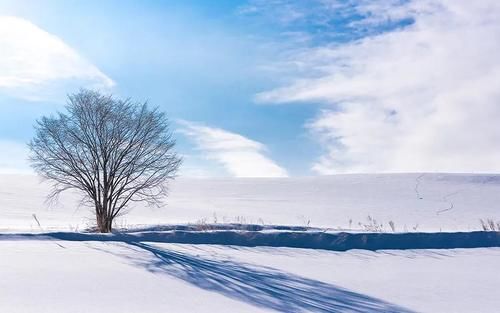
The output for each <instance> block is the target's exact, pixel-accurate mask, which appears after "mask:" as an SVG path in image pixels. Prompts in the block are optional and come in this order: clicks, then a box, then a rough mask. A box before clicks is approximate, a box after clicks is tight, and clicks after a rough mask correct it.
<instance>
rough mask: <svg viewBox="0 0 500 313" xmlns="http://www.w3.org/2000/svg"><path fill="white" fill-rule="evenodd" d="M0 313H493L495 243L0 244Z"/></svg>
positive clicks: (498, 254)
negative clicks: (425, 246) (400, 246)
mask: <svg viewBox="0 0 500 313" xmlns="http://www.w3.org/2000/svg"><path fill="white" fill-rule="evenodd" d="M0 251H1V253H2V258H0V277H2V279H0V291H1V292H0V312H10V313H17V312H23V313H30V312H36V313H44V312H65V313H73V312H108V313H109V312H143V313H147V312H272V311H281V312H405V311H407V312H410V311H417V312H491V311H494V310H495V309H496V308H498V307H499V305H500V298H498V296H497V292H496V291H497V290H499V288H500V274H499V273H498V270H497V267H498V262H499V261H500V249H499V248H488V249H484V248H481V249H454V250H405V251H397V250H386V251H384V250H382V251H378V252H369V251H363V250H352V251H349V252H331V251H324V250H310V249H291V248H243V247H235V246H233V247H228V246H214V245H178V244H162V243H148V242H143V243H138V244H127V243H117V242H112V243H109V242H108V243H106V242H95V241H83V242H68V241H56V240H40V241H38V240H29V241H27V240H14V239H13V240H10V241H9V240H8V241H0Z"/></svg>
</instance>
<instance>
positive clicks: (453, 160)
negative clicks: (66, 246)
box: [0, 0, 500, 176]
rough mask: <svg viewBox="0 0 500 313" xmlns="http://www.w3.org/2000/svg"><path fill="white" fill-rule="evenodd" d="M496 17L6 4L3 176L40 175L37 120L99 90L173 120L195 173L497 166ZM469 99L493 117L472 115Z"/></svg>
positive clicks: (369, 9)
mask: <svg viewBox="0 0 500 313" xmlns="http://www.w3.org/2000/svg"><path fill="white" fill-rule="evenodd" d="M498 12H500V9H499V8H498V5H496V4H495V2H494V1H491V2H489V1H486V2H485V4H484V5H474V4H470V3H468V2H467V1H455V2H452V1H444V0H443V1H417V2H413V1H395V0H393V1H383V0H378V1H347V0H346V1H334V0H332V1H327V0H321V1H320V0H318V1H314V0H311V1H285V0H271V1H259V0H256V1H194V0H192V1H22V2H20V1H1V0H0V35H2V36H3V37H0V48H2V47H6V48H5V49H3V52H2V51H0V57H1V58H2V59H3V60H4V61H0V70H2V71H3V74H2V73H0V148H2V149H3V150H4V151H10V152H9V153H4V156H3V157H2V158H0V169H3V170H4V171H5V170H7V171H9V170H12V171H15V170H24V169H26V168H27V163H26V162H25V161H24V159H25V157H26V151H24V150H23V149H24V144H25V143H26V142H27V141H28V140H29V139H30V138H31V136H32V135H33V129H32V125H33V123H34V121H35V120H36V118H38V117H39V116H41V115H45V114H50V113H52V112H54V111H56V110H61V109H62V108H63V105H64V101H65V96H66V94H68V93H72V92H75V91H77V90H78V88H80V87H88V88H96V89H100V90H102V91H103V92H107V93H113V94H115V95H116V96H118V97H131V98H133V99H134V100H137V101H145V100H147V101H149V102H150V103H151V104H152V105H156V106H160V107H161V108H162V109H163V110H164V111H166V112H167V113H168V115H169V116H170V118H171V121H172V128H173V129H174V131H175V132H176V136H177V138H178V150H179V152H180V153H181V154H182V155H184V156H185V163H184V168H183V172H182V174H184V175H186V176H303V175H324V174H335V173H345V172H399V171H422V170H423V171H461V172H463V171H465V172H469V171H490V172H491V171H498V170H499V169H500V163H499V161H500V158H497V156H500V148H498V144H497V143H493V142H494V140H496V139H497V137H498V136H499V134H498V131H497V130H496V129H495V128H494V127H490V128H488V127H481V128H477V129H476V126H474V127H471V123H474V125H475V124H476V123H482V122H484V120H486V121H488V120H489V119H490V118H491V119H492V118H493V117H496V114H497V113H499V114H500V112H497V110H496V108H497V107H498V105H496V104H495V102H494V101H493V100H494V99H498V98H499V97H498V96H497V94H496V92H495V90H494V88H493V86H495V83H498V77H497V74H496V72H495V71H491V69H492V68H493V69H496V68H498V62H497V61H496V60H495V58H493V57H490V55H489V53H490V52H491V53H492V51H493V50H494V49H495V48H496V46H495V44H496V42H494V43H490V44H488V45H485V43H484V42H485V41H486V40H481V39H485V38H499V37H494V36H496V35H497V31H498V27H497V26H498V22H496V20H498V19H495V17H498V16H497V14H498ZM486 13H487V14H486ZM485 14H486V15H485ZM481 15H483V17H482V18H481ZM490 16H491V19H489V17H490ZM457 38H462V39H469V40H470V41H471V43H470V46H468V47H467V49H462V47H461V46H460V45H461V44H462V43H461V42H458V39H457ZM497 41H498V40H497ZM457 47H459V48H460V50H465V51H462V52H460V53H458V54H457V53H456V51H457ZM449 55H453V58H454V59H455V60H449V58H448V56H449ZM492 55H493V54H492ZM479 58H481V59H485V60H486V61H485V60H479ZM443 60H446V61H445V62H444V63H443ZM2 63H3V64H2ZM2 76H3V77H2ZM433 79H434V80H437V81H438V83H436V82H431V80H433ZM481 79H482V80H484V81H487V82H488V84H487V86H481V87H478V86H471V85H472V82H475V81H478V80H481ZM457 86H462V87H461V88H465V87H463V86H468V87H467V88H468V89H467V88H465V89H466V90H465V91H464V90H461V93H464V92H466V94H465V95H464V94H460V95H458V94H457V93H456V92H454V90H456V88H457ZM488 86H492V88H490V89H488ZM467 91H468V92H467ZM478 91H480V94H482V95H483V96H478ZM443 99H445V100H446V101H443ZM492 99H493V100H492ZM471 103H473V104H474V105H476V106H478V105H479V106H482V107H483V106H484V108H485V110H486V111H488V112H489V114H481V113H478V112H475V113H474V114H473V115H472V116H470V114H469V112H468V110H469V108H470V104H471ZM447 116H451V117H450V118H449V120H448V118H447ZM463 116H467V117H463ZM492 121H493V120H492ZM486 124H487V123H486ZM451 130H452V131H451ZM448 132H449V133H448ZM462 132H463V133H464V134H467V136H462V139H460V140H457V138H456V135H455V134H457V133H458V134H460V133H462ZM435 134H440V135H438V136H435ZM450 138H452V140H451V141H450ZM478 138H480V140H478ZM466 145H468V146H469V147H470V146H471V145H472V147H473V149H470V150H471V151H476V153H472V152H467V153H462V151H461V150H460V147H462V148H463V147H464V146H466ZM481 151H483V152H486V153H480V152H481ZM457 152H458V153H457ZM484 154H486V155H488V156H484ZM457 155H458V156H457Z"/></svg>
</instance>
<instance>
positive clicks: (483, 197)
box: [0, 174, 500, 232]
mask: <svg viewBox="0 0 500 313" xmlns="http://www.w3.org/2000/svg"><path fill="white" fill-rule="evenodd" d="M48 190H49V186H48V184H47V183H40V180H39V179H38V178H37V177H35V176H30V175H7V174H2V175H0V207H1V208H2V209H1V210H0V231H2V230H3V231H32V230H44V231H47V230H82V229H85V228H86V227H88V226H90V225H92V224H93V222H94V221H93V215H92V211H91V209H90V208H87V207H78V199H79V197H77V196H75V195H74V194H66V195H63V196H61V198H60V199H59V203H58V204H55V205H54V204H53V205H49V204H47V203H45V196H46V195H47V193H48ZM499 203H500V175H486V174H482V175H474V174H356V175H335V176H324V177H310V178H309V177H305V178H278V179H269V178H268V179H257V178H247V179H244V178H238V179H236V178H235V179H229V178H228V179H188V178H180V179H177V180H176V181H174V182H173V183H172V184H171V190H170V197H169V198H168V199H167V202H166V206H164V207H162V208H150V207H146V206H143V205H140V204H136V205H135V207H133V208H132V210H131V212H130V214H128V215H125V216H123V217H122V218H120V219H118V220H117V226H123V227H131V226H134V225H141V224H142V225H156V224H179V223H197V222H215V221H217V222H218V223H221V222H243V223H255V224H266V225H267V224H282V225H297V226H307V225H309V226H315V227H327V228H335V229H336V228H341V229H354V230H361V229H363V228H364V225H366V224H369V221H368V216H371V217H372V218H374V219H375V220H376V221H377V223H381V224H384V229H385V230H389V229H390V227H389V226H388V223H389V222H390V221H393V222H394V224H395V228H396V231H400V232H402V231H414V230H417V231H472V230H480V229H481V224H480V221H479V220H480V219H493V220H495V221H500V210H499V209H498V208H499V206H498V205H499ZM33 214H35V215H36V217H37V219H38V220H39V222H40V224H41V228H40V227H39V226H38V224H37V222H36V221H35V219H34V218H33Z"/></svg>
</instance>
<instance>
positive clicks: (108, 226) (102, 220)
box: [96, 213, 113, 233]
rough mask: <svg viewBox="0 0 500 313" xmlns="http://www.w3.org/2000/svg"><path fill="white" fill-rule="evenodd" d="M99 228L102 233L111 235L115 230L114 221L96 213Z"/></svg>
mask: <svg viewBox="0 0 500 313" xmlns="http://www.w3.org/2000/svg"><path fill="white" fill-rule="evenodd" d="M96 221H97V228H98V229H99V232H101V233H110V232H111V231H112V228H113V219H112V218H111V217H107V216H105V215H104V214H98V213H96Z"/></svg>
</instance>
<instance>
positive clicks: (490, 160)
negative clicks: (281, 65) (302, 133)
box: [257, 0, 500, 174]
mask: <svg viewBox="0 0 500 313" xmlns="http://www.w3.org/2000/svg"><path fill="white" fill-rule="evenodd" d="M335 2H337V3H340V2H338V1H331V3H335ZM396 2H397V3H396ZM388 3H390V4H391V5H387V4H388ZM355 9H356V10H357V11H358V12H360V14H363V15H364V16H366V17H367V18H365V19H362V20H358V21H355V22H353V23H352V25H351V26H352V27H360V28H366V27H374V28H375V27H377V26H378V25H380V24H381V23H384V22H385V21H387V20H390V19H395V18H396V19H411V20H412V21H413V23H412V24H411V25H405V27H401V28H396V29H393V30H391V31H386V32H382V33H379V34H376V35H370V36H366V37H363V38H361V39H358V40H355V41H352V42H346V43H335V44H328V43H326V44H323V45H320V46H317V47H312V48H308V49H306V50H304V49H302V50H301V51H300V53H297V54H296V55H295V58H296V61H297V62H300V63H301V64H305V65H307V67H308V69H309V72H311V73H319V74H318V75H315V76H314V77H297V78H296V80H295V82H294V83H292V84H291V85H288V86H285V87H283V88H278V89H274V90H270V91H267V92H263V93H261V94H259V95H258V96H257V99H258V100H259V101H262V102H274V103H287V102H311V101H312V102H319V103H323V104H325V106H324V107H323V109H322V110H321V111H320V112H319V113H318V115H317V117H316V118H315V119H313V120H312V121H310V122H309V123H307V127H308V129H309V130H310V131H311V132H312V133H313V134H315V135H316V136H315V137H316V138H318V140H319V142H320V143H321V144H322V146H323V148H324V151H325V153H324V154H323V155H322V156H321V157H320V158H319V159H318V160H317V161H316V162H315V163H314V164H313V166H312V168H313V170H314V171H316V172H317V173H320V174H332V173H339V172H406V171H449V172H498V171H500V127H498V121H499V120H500V88H499V87H500V61H499V60H498V56H497V54H498V51H500V40H498V38H500V3H499V2H498V1H495V0H484V1H467V0H420V1H383V0H379V1H360V2H359V3H358V4H357V5H356V6H355Z"/></svg>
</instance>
